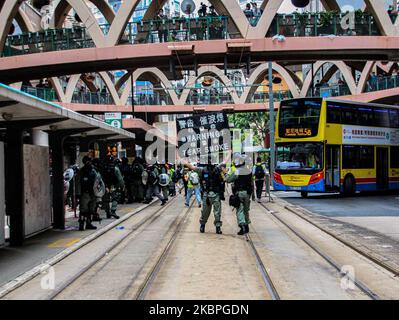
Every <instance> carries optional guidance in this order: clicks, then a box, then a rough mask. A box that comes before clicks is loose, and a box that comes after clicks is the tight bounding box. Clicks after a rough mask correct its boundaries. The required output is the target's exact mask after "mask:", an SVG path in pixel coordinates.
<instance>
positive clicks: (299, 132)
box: [285, 128, 312, 137]
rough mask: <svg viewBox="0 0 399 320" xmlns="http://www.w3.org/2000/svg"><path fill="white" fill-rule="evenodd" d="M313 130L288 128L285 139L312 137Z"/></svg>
mask: <svg viewBox="0 0 399 320" xmlns="http://www.w3.org/2000/svg"><path fill="white" fill-rule="evenodd" d="M310 136H312V130H311V129H309V128H287V129H285V137H310Z"/></svg>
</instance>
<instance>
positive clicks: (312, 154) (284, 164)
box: [276, 143, 323, 170]
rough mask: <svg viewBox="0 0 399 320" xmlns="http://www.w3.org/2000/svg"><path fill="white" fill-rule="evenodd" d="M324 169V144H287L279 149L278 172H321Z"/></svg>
mask: <svg viewBox="0 0 399 320" xmlns="http://www.w3.org/2000/svg"><path fill="white" fill-rule="evenodd" d="M322 168H323V144H322V143H287V144H284V145H281V146H279V147H278V148H277V165H276V169H278V170H298V169H302V170H320V169H322Z"/></svg>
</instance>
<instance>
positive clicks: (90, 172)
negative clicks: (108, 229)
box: [78, 156, 97, 231]
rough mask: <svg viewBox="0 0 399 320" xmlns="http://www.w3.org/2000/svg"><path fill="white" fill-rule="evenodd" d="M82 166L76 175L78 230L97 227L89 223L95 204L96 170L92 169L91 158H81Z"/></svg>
mask: <svg viewBox="0 0 399 320" xmlns="http://www.w3.org/2000/svg"><path fill="white" fill-rule="evenodd" d="M83 163H84V166H83V168H82V169H81V170H80V171H79V174H78V177H79V180H78V181H80V183H79V190H78V192H79V193H80V202H79V230H80V231H83V230H84V229H85V222H86V229H97V228H96V227H95V226H93V225H92V223H91V216H92V215H93V214H94V208H95V204H96V197H95V196H94V182H95V179H96V175H97V172H96V171H95V170H94V168H93V166H92V164H91V158H89V157H87V156H86V157H84V158H83Z"/></svg>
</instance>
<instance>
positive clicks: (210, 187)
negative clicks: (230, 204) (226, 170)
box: [194, 166, 223, 234]
mask: <svg viewBox="0 0 399 320" xmlns="http://www.w3.org/2000/svg"><path fill="white" fill-rule="evenodd" d="M194 171H196V172H197V173H198V174H199V176H200V181H201V189H202V210H201V219H200V224H201V228H200V231H201V232H202V233H203V232H205V225H206V223H207V221H208V218H209V215H210V214H211V210H212V207H213V215H214V217H215V221H214V225H215V227H216V233H218V234H221V233H222V230H221V227H222V220H221V216H222V205H221V199H220V194H221V192H222V187H221V186H222V183H223V178H222V172H221V170H220V168H219V167H217V166H207V167H204V168H195V169H194Z"/></svg>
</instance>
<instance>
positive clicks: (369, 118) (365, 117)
mask: <svg viewBox="0 0 399 320" xmlns="http://www.w3.org/2000/svg"><path fill="white" fill-rule="evenodd" d="M357 111H358V114H357V118H358V122H359V124H360V125H363V126H374V112H373V109H371V108H358V109H357Z"/></svg>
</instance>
